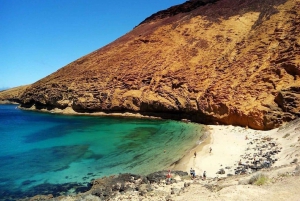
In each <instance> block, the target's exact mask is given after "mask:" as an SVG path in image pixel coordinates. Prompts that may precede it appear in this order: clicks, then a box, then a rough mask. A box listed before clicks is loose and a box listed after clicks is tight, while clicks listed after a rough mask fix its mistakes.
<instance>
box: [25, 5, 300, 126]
mask: <svg viewBox="0 0 300 201" xmlns="http://www.w3.org/2000/svg"><path fill="white" fill-rule="evenodd" d="M193 2H194V3H195V2H196V3H198V1H193ZM199 2H202V3H203V2H204V1H199ZM206 2H208V4H205V5H200V6H194V7H193V9H190V10H188V9H185V10H183V11H182V12H178V9H175V8H171V9H169V10H167V11H166V13H169V14H168V15H165V14H162V13H164V12H161V13H160V14H158V15H154V16H152V17H150V18H148V19H146V20H145V21H144V22H142V23H141V24H140V25H139V26H137V27H136V28H134V29H133V30H132V31H131V32H129V33H128V34H126V35H124V36H123V37H121V38H119V39H117V40H116V41H114V42H112V43H110V44H108V45H107V46H105V47H103V48H101V49H99V50H96V51H94V52H92V53H91V54H89V55H87V56H84V57H82V58H80V59H78V60H76V61H74V62H72V63H70V64H69V65H67V66H65V67H63V68H61V69H60V70H58V71H57V72H55V73H53V74H51V75H49V76H47V77H46V78H44V79H42V80H40V81H38V82H36V83H34V84H32V85H31V86H30V87H28V88H27V89H26V91H25V92H24V94H23V95H22V96H21V97H20V102H21V104H22V107H27V108H29V107H32V106H34V107H35V108H36V109H45V108H46V109H49V110H51V109H54V108H60V109H65V108H72V109H73V110H75V111H76V112H89V113H91V112H99V111H104V112H132V113H141V114H146V115H149V114H150V115H154V116H160V117H164V118H172V119H182V118H186V119H190V120H192V121H195V122H200V123H206V124H208V123H209V124H211V123H213V124H217V123H220V124H232V125H240V126H248V127H251V128H254V129H271V128H274V127H278V126H279V125H281V124H282V123H283V122H286V121H290V120H292V119H295V118H297V117H299V116H300V112H299V111H300V78H299V77H300V33H299V32H300V9H299V8H300V6H299V5H300V4H299V1H298V0H297V1H295V0H265V1H261V0H245V1H241V0H237V1H236V0H219V1H216V2H214V3H211V2H210V1H206ZM183 5H184V6H187V5H192V4H190V3H189V4H188V3H187V2H186V3H184V4H183ZM176 8H178V6H177V7H176ZM179 8H180V5H179ZM172 9H175V10H176V11H174V12H175V13H173V14H170V12H171V11H172ZM179 10H180V9H179ZM157 16H159V17H157Z"/></svg>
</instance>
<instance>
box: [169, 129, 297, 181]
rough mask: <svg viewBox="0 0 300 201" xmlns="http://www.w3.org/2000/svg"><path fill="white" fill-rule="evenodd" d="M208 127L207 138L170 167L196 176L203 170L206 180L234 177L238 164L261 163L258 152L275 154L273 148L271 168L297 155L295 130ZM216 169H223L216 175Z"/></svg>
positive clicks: (291, 159)
mask: <svg viewBox="0 0 300 201" xmlns="http://www.w3.org/2000/svg"><path fill="white" fill-rule="evenodd" d="M208 127H209V131H210V132H209V135H208V137H207V138H206V139H205V140H204V141H203V142H202V143H201V144H199V146H197V147H195V148H194V149H192V150H191V151H190V152H189V153H188V154H187V155H186V156H185V157H184V158H183V159H182V160H181V161H179V163H178V164H176V165H175V166H174V167H173V169H174V170H183V171H187V172H189V170H190V169H191V168H193V169H194V170H195V172H196V175H198V176H199V175H202V174H203V172H204V171H206V174H207V177H211V178H214V177H226V176H227V175H228V174H231V175H234V174H235V168H236V167H237V166H238V165H239V161H241V163H242V164H251V163H252V162H253V161H254V160H256V161H258V160H260V162H261V163H264V160H265V159H263V157H261V156H259V154H260V153H262V154H261V155H264V153H267V152H271V151H274V152H276V151H275V150H276V149H277V151H278V153H277V152H276V154H273V155H272V156H271V157H270V158H272V159H274V161H275V162H274V163H273V164H272V166H273V167H274V166H280V165H286V164H290V163H291V162H292V161H293V160H296V159H295V158H297V157H298V156H299V155H300V153H299V148H298V149H297V147H298V146H299V145H298V144H299V143H298V140H299V131H297V130H296V129H295V128H294V127H291V128H290V129H289V128H285V129H280V130H279V129H273V130H270V131H258V130H253V129H247V128H242V127H235V126H215V125H210V126H208ZM297 143H298V144H297ZM273 144H275V145H276V146H273ZM210 148H211V149H212V150H211V152H210ZM195 152H196V157H195V155H194V153H195ZM220 169H223V170H225V173H224V174H217V172H218V171H219V170H220ZM249 173H250V172H249Z"/></svg>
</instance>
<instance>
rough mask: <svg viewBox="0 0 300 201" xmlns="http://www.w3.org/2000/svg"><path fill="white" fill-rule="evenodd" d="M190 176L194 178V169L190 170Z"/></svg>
mask: <svg viewBox="0 0 300 201" xmlns="http://www.w3.org/2000/svg"><path fill="white" fill-rule="evenodd" d="M190 175H191V178H192V179H193V178H194V170H193V168H191V169H190Z"/></svg>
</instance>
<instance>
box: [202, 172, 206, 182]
mask: <svg viewBox="0 0 300 201" xmlns="http://www.w3.org/2000/svg"><path fill="white" fill-rule="evenodd" d="M205 179H206V171H204V172H203V180H205Z"/></svg>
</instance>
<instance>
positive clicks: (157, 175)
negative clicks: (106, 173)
mask: <svg viewBox="0 0 300 201" xmlns="http://www.w3.org/2000/svg"><path fill="white" fill-rule="evenodd" d="M167 173H168V171H159V172H154V173H151V174H149V175H147V176H140V175H134V174H120V175H118V176H110V177H104V178H101V179H96V180H94V181H92V184H91V185H92V187H91V189H90V190H89V191H87V192H86V193H84V194H91V195H94V196H97V197H99V198H101V199H102V200H109V199H111V198H114V197H116V196H120V195H123V194H124V195H125V194H126V195H127V194H130V193H133V194H136V193H137V194H138V195H140V196H146V195H148V194H149V193H151V192H154V190H155V189H159V188H161V186H166V185H171V184H173V183H177V181H176V180H175V179H171V181H170V182H167V181H166V175H167ZM172 175H173V177H175V176H176V177H179V179H180V178H181V177H186V176H188V173H187V172H183V171H174V172H172ZM185 186H188V185H187V184H184V183H182V187H185ZM180 191H181V189H180V188H178V187H171V188H170V192H169V193H166V192H163V193H162V194H163V195H165V194H166V195H168V194H178V193H180Z"/></svg>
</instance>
